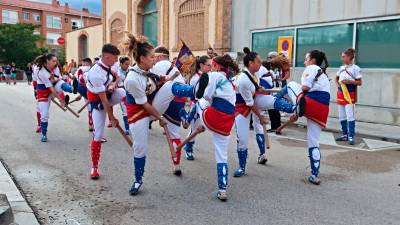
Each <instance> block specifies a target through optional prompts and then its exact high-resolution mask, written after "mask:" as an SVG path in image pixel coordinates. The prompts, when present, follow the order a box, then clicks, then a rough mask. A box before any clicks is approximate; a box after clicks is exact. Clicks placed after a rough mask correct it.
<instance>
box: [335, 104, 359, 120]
mask: <svg viewBox="0 0 400 225" xmlns="http://www.w3.org/2000/svg"><path fill="white" fill-rule="evenodd" d="M338 109H339V120H340V121H343V120H347V121H354V120H355V116H354V109H355V105H353V104H347V105H338Z"/></svg>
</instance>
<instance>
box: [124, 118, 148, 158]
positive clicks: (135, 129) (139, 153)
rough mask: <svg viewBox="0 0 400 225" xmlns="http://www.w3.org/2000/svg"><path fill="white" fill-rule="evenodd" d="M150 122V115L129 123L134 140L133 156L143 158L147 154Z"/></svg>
mask: <svg viewBox="0 0 400 225" xmlns="http://www.w3.org/2000/svg"><path fill="white" fill-rule="evenodd" d="M149 122H150V117H145V118H143V119H140V120H138V121H136V122H135V123H132V124H129V131H130V133H131V137H132V141H133V146H132V149H133V157H135V158H143V157H145V156H146V155H147V148H148V143H149Z"/></svg>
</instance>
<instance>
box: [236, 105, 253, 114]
mask: <svg viewBox="0 0 400 225" xmlns="http://www.w3.org/2000/svg"><path fill="white" fill-rule="evenodd" d="M250 112H251V109H250V107H248V106H247V105H246V103H236V104H235V116H238V115H239V114H241V115H243V116H244V117H247V116H248V115H249V114H250Z"/></svg>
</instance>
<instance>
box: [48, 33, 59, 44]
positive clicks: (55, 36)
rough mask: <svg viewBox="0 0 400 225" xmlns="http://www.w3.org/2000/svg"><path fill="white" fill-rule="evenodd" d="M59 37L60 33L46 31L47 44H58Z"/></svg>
mask: <svg viewBox="0 0 400 225" xmlns="http://www.w3.org/2000/svg"><path fill="white" fill-rule="evenodd" d="M59 37H61V34H60V33H50V32H49V33H47V36H46V39H47V44H48V45H58V43H57V39H58V38H59Z"/></svg>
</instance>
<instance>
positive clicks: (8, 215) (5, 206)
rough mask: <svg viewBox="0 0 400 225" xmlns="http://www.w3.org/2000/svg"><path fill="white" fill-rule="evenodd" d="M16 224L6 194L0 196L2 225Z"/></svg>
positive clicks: (0, 220)
mask: <svg viewBox="0 0 400 225" xmlns="http://www.w3.org/2000/svg"><path fill="white" fill-rule="evenodd" d="M13 222H14V214H13V212H12V209H11V206H10V203H9V202H8V199H7V196H6V195H5V194H0V224H4V225H9V224H11V223H13Z"/></svg>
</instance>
